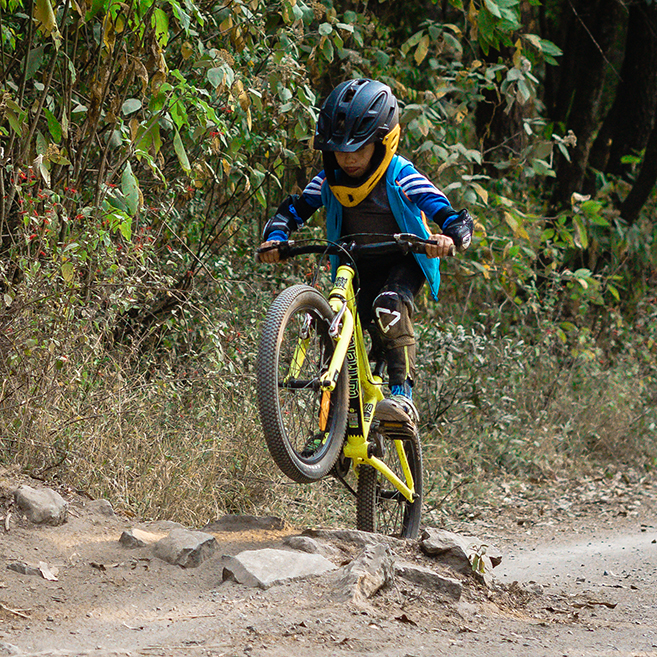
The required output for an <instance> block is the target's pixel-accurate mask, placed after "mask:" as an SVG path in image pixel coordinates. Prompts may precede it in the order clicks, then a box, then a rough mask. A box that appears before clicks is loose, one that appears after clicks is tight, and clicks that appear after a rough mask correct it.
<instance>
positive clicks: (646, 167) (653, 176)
mask: <svg viewBox="0 0 657 657" xmlns="http://www.w3.org/2000/svg"><path fill="white" fill-rule="evenodd" d="M656 182H657V125H655V126H654V127H653V129H652V133H651V134H650V137H649V139H648V143H647V144H646V153H645V155H644V157H643V162H642V164H641V171H640V172H639V175H638V176H637V179H636V182H635V183H634V185H633V187H632V189H631V190H630V193H629V194H628V195H627V197H626V198H625V200H624V201H623V204H622V205H621V216H622V217H623V219H625V221H627V222H628V223H629V224H633V223H634V222H635V221H636V219H637V217H638V216H639V212H641V208H642V207H643V205H644V203H645V202H646V201H647V200H648V197H649V196H650V193H651V192H652V190H653V189H654V187H655V183H656Z"/></svg>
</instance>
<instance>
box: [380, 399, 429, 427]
mask: <svg viewBox="0 0 657 657" xmlns="http://www.w3.org/2000/svg"><path fill="white" fill-rule="evenodd" d="M374 417H376V419H377V420H380V421H382V422H405V423H407V424H410V425H411V426H412V427H417V425H418V424H419V423H420V414H419V413H418V412H417V408H415V404H414V403H413V400H412V399H410V398H409V397H406V395H391V396H390V397H388V398H387V399H384V400H383V401H381V402H379V403H378V404H377V405H376V409H375V411H374Z"/></svg>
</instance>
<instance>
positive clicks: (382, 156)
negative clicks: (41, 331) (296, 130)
mask: <svg viewBox="0 0 657 657" xmlns="http://www.w3.org/2000/svg"><path fill="white" fill-rule="evenodd" d="M399 134H400V127H399V106H398V104H397V99H396V98H395V96H394V95H393V93H392V90H391V89H390V87H389V86H388V85H386V84H383V83H382V82H378V81H376V80H369V79H361V80H347V81H346V82H343V83H342V84H339V85H338V86H337V87H336V88H335V89H334V90H333V91H332V92H331V93H330V94H329V97H328V98H327V99H326V101H325V102H324V105H323V106H322V108H321V110H320V112H319V118H318V120H317V127H316V129H315V139H314V143H313V146H314V148H316V149H317V150H320V151H322V153H323V158H324V171H325V173H326V179H327V181H328V184H329V187H330V188H331V191H332V192H333V194H334V195H335V196H336V198H337V199H338V201H339V202H340V203H341V204H342V205H346V206H347V207H353V206H355V205H358V204H359V203H360V202H361V201H362V200H363V199H364V198H366V197H367V196H368V194H369V193H370V192H371V191H372V190H373V189H374V187H375V186H376V184H377V183H378V182H379V180H381V178H382V176H383V174H384V173H385V171H386V169H387V168H388V165H389V164H390V161H391V160H392V156H393V155H394V154H395V151H396V150H397V146H398V145H399ZM367 144H374V145H375V149H374V155H373V156H372V160H371V162H370V167H369V170H368V171H367V173H365V174H364V175H363V176H361V177H360V178H358V179H356V180H352V179H349V178H348V177H347V176H346V175H344V174H342V175H341V171H340V168H339V166H338V164H337V161H336V158H335V155H334V153H335V152H336V151H337V152H341V153H353V152H354V151H357V150H358V149H359V148H362V147H363V146H366V145H367Z"/></svg>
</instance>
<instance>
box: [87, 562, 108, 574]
mask: <svg viewBox="0 0 657 657" xmlns="http://www.w3.org/2000/svg"><path fill="white" fill-rule="evenodd" d="M89 565H90V566H91V567H92V568H95V569H96V570H100V571H101V572H104V571H105V570H107V568H105V566H104V564H102V563H96V562H95V561H90V562H89Z"/></svg>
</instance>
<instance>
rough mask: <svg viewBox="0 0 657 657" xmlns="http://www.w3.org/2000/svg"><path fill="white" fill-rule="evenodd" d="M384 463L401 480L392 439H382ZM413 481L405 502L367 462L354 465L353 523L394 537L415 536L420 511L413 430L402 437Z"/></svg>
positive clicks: (419, 465) (418, 455) (419, 460)
mask: <svg viewBox="0 0 657 657" xmlns="http://www.w3.org/2000/svg"><path fill="white" fill-rule="evenodd" d="M385 444H386V447H387V455H386V458H384V459H383V460H384V461H385V463H386V465H387V466H388V467H389V468H390V469H391V470H392V471H393V472H394V473H395V474H396V475H397V476H398V477H399V478H400V479H401V480H402V481H404V474H403V471H402V467H401V461H400V460H399V454H398V453H397V449H396V447H395V442H393V441H392V440H389V439H385ZM402 445H403V448H404V450H405V452H406V458H407V459H408V465H409V467H410V470H411V474H412V475H413V482H414V484H415V494H416V496H415V500H414V501H413V502H409V501H408V500H407V499H406V498H405V497H404V496H403V495H402V494H401V493H400V492H399V491H398V490H397V489H396V488H395V487H394V486H393V485H392V484H391V483H390V482H389V481H388V480H387V479H386V478H385V477H384V476H383V475H382V474H381V473H380V472H379V471H378V470H376V469H375V468H373V467H372V466H371V465H361V466H359V468H358V488H357V496H356V526H357V527H358V529H360V530H362V531H366V532H378V533H379V534H387V535H389V536H397V537H398V538H417V535H418V532H419V530H420V516H421V514H422V447H421V445H420V440H419V437H418V436H417V434H415V435H413V436H412V437H411V436H408V437H406V438H405V439H404V440H403V441H402Z"/></svg>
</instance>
